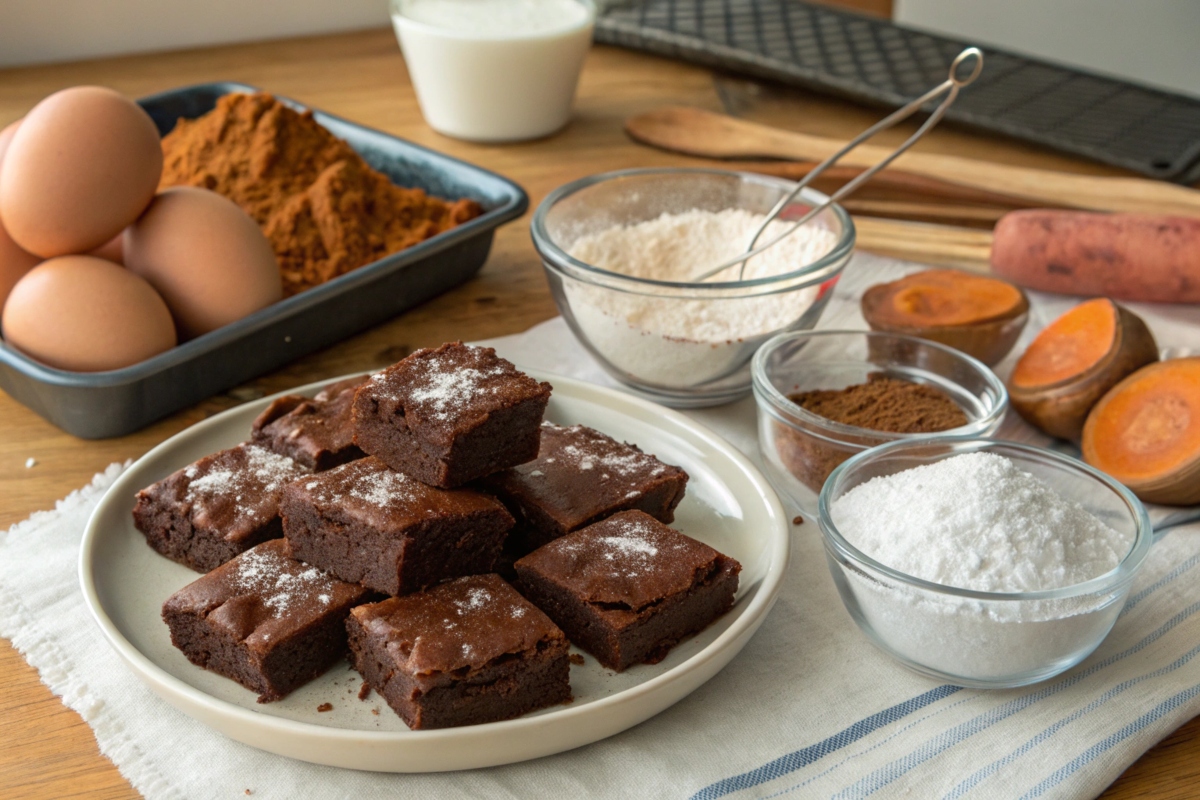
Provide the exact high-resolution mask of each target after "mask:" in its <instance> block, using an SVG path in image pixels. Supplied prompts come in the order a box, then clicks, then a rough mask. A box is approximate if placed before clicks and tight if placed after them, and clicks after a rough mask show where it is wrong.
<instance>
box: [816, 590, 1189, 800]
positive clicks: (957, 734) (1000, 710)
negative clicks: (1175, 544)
mask: <svg viewBox="0 0 1200 800" xmlns="http://www.w3.org/2000/svg"><path fill="white" fill-rule="evenodd" d="M1197 611H1200V603H1193V604H1192V605H1190V606H1188V607H1187V608H1186V609H1184V610H1183V611H1181V612H1179V613H1178V614H1176V615H1175V616H1174V617H1172V618H1171V619H1170V620H1168V621H1167V622H1165V623H1163V625H1161V626H1160V627H1159V628H1158V629H1157V630H1155V631H1154V632H1153V633H1151V634H1149V635H1148V636H1146V637H1145V638H1144V639H1142V640H1141V641H1139V642H1138V643H1137V644H1135V645H1133V646H1132V647H1130V648H1128V649H1127V650H1125V651H1123V652H1121V653H1117V654H1116V655H1112V656H1109V657H1108V658H1106V659H1104V660H1102V661H1098V662H1097V663H1095V664H1093V665H1092V666H1090V667H1088V668H1087V669H1084V670H1080V671H1079V672H1076V673H1073V674H1072V675H1070V676H1068V677H1067V678H1064V679H1063V680H1060V681H1058V682H1056V683H1053V684H1051V685H1049V686H1047V687H1045V688H1043V689H1040V690H1039V691H1036V692H1032V693H1030V694H1027V695H1024V696H1022V697H1018V698H1017V699H1015V700H1011V701H1009V702H1007V703H1005V704H1003V705H1000V706H997V707H995V708H993V709H991V710H990V711H988V712H986V713H983V714H980V715H979V716H977V717H975V718H974V719H971V720H967V721H966V722H963V723H960V724H958V725H956V726H954V727H953V728H950V729H949V730H946V731H943V732H942V733H941V734H938V735H937V736H935V737H933V738H932V739H930V740H928V741H927V742H925V744H923V745H921V746H920V747H919V748H917V749H916V750H914V751H912V752H911V753H909V754H908V755H906V756H903V757H902V758H898V759H896V760H895V761H892V762H891V763H890V764H886V765H884V766H882V767H880V768H879V769H877V770H875V771H874V772H871V773H870V774H868V775H866V776H864V777H863V778H862V779H861V780H859V781H858V782H857V783H855V784H853V785H851V786H847V787H846V788H845V789H843V790H842V791H841V792H839V793H838V794H836V795H834V797H835V798H837V800H861V798H864V797H867V796H868V795H870V794H873V793H875V792H877V791H878V790H880V789H882V788H883V787H884V786H887V785H888V784H890V783H891V782H892V781H894V780H896V779H897V778H900V777H901V776H903V775H904V774H906V773H907V772H909V771H910V770H912V769H913V768H915V767H918V766H920V765H921V764H923V763H925V762H926V761H928V760H929V759H931V758H933V757H934V756H937V755H940V754H941V753H943V752H944V751H946V750H949V749H950V748H951V747H953V746H954V745H956V744H959V743H960V742H963V741H965V740H967V739H969V738H970V737H972V736H974V735H975V734H977V733H979V732H980V731H983V730H986V729H987V728H990V727H991V726H992V725H994V724H996V723H997V722H1001V721H1003V720H1005V719H1007V718H1009V717H1011V716H1012V715H1013V714H1016V713H1017V712H1019V711H1023V710H1025V709H1026V708H1028V707H1029V706H1031V705H1033V704H1034V703H1037V702H1038V701H1040V700H1044V699H1045V698H1047V697H1049V696H1051V695H1054V694H1057V693H1058V692H1060V691H1062V690H1063V689H1066V688H1067V687H1069V686H1073V685H1074V684H1076V683H1079V682H1080V681H1082V680H1083V679H1085V678H1088V677H1090V676H1092V675H1094V674H1096V673H1097V672H1099V671H1100V670H1102V669H1105V668H1107V667H1110V666H1112V665H1113V664H1115V663H1116V662H1118V661H1120V660H1122V659H1124V658H1127V657H1128V656H1131V655H1133V654H1134V653H1137V652H1139V651H1140V650H1143V649H1145V648H1146V647H1148V646H1149V645H1150V644H1152V643H1153V642H1155V641H1157V640H1158V639H1159V638H1161V637H1162V636H1164V635H1165V634H1166V633H1167V632H1168V631H1170V630H1171V629H1172V628H1174V627H1175V626H1176V625H1178V624H1179V623H1181V622H1183V621H1184V620H1186V619H1187V618H1189V617H1191V616H1192V615H1193V614H1195V613H1196V612H1197Z"/></svg>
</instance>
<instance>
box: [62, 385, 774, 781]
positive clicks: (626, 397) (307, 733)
mask: <svg viewBox="0 0 1200 800" xmlns="http://www.w3.org/2000/svg"><path fill="white" fill-rule="evenodd" d="M517 366H518V368H519V369H522V371H524V372H526V373H528V374H529V375H530V376H531V377H534V378H535V379H537V380H539V381H548V382H550V383H551V384H552V385H554V386H555V389H556V391H560V390H561V391H562V392H563V393H564V394H571V395H572V396H573V397H578V398H579V399H582V400H590V401H595V400H597V399H599V400H600V402H601V403H602V404H603V405H605V406H606V407H608V408H610V409H612V410H615V411H618V412H619V413H626V415H627V416H632V415H629V414H628V413H627V412H623V410H622V409H620V406H622V405H625V406H632V407H634V408H637V409H640V410H641V411H642V412H651V413H652V414H653V415H657V416H662V417H666V418H668V419H672V420H673V421H674V422H675V423H676V424H681V425H682V426H683V427H685V428H688V429H690V431H691V432H692V433H693V434H696V435H699V436H700V437H701V438H702V439H703V440H704V441H705V444H706V445H708V446H709V447H711V448H713V449H714V450H716V451H718V452H719V453H721V454H722V455H723V456H725V457H727V458H729V459H730V460H731V461H733V463H734V464H735V465H736V466H737V467H738V468H739V469H740V471H741V472H743V473H744V474H745V475H746V476H747V477H748V478H749V479H750V481H751V483H753V484H755V485H757V487H758V489H759V492H758V498H757V499H758V500H759V501H761V502H763V504H764V505H765V507H766V509H767V511H768V517H769V518H771V519H774V520H776V522H777V524H776V525H775V526H774V528H773V530H772V531H770V532H768V534H767V536H766V542H767V547H766V551H767V556H768V563H767V570H766V573H765V574H764V575H763V578H762V581H761V582H760V584H759V586H758V589H757V591H756V592H755V594H754V596H753V597H752V598H751V599H750V603H749V605H748V606H747V607H746V608H745V610H744V611H742V612H741V614H739V615H738V617H737V619H735V620H734V621H733V622H732V624H730V626H729V627H728V628H726V629H725V630H724V631H722V632H721V633H720V634H719V635H718V636H717V638H716V639H714V640H713V641H712V642H710V643H709V644H708V645H706V646H705V647H704V648H703V649H702V650H700V651H699V652H697V653H695V654H693V655H692V656H690V657H689V658H687V659H686V660H684V661H683V662H681V663H679V664H677V665H675V666H674V667H672V668H671V669H669V670H667V671H665V672H663V673H661V674H659V675H655V676H654V677H652V678H650V679H648V680H646V681H644V682H642V683H639V684H637V685H635V686H631V687H629V688H627V689H624V690H622V691H619V692H616V693H614V694H611V695H608V696H606V697H602V698H599V699H597V700H593V701H591V702H588V703H584V704H580V705H573V704H572V705H567V706H563V707H561V708H558V709H555V710H554V711H552V712H551V714H541V715H534V716H530V715H525V716H522V717H517V718H515V719H510V720H501V721H499V722H489V723H483V724H479V725H471V726H465V727H464V726H459V727H451V728H441V729H433V730H417V731H414V730H401V731H371V730H362V729H358V728H338V727H330V726H325V725H319V724H316V723H313V722H305V721H300V720H294V719H288V718H285V717H277V716H274V715H271V714H263V713H259V712H257V711H255V710H252V709H248V708H244V707H242V706H240V705H236V704H234V703H231V702H229V701H227V700H223V699H221V698H218V697H214V696H213V695H210V694H208V693H206V692H204V691H203V690H201V689H198V688H196V687H194V686H192V685H191V684H189V683H187V682H185V681H183V680H182V679H180V678H177V677H176V676H174V675H172V674H171V673H170V672H168V671H167V670H165V669H164V668H162V667H160V666H159V665H158V664H156V663H155V662H154V661H152V660H151V659H150V658H149V657H148V656H146V655H145V654H144V653H142V652H141V651H140V650H139V649H138V648H137V647H136V646H135V645H134V644H133V643H132V642H130V641H129V640H128V639H126V638H125V636H124V635H123V634H122V633H121V631H120V630H119V629H118V628H117V625H116V623H115V622H114V621H113V620H112V619H111V618H110V617H109V616H108V614H107V612H106V611H105V609H104V608H103V605H102V604H101V602H100V598H99V596H98V594H97V591H96V584H95V576H94V574H93V572H92V569H91V565H92V562H93V561H94V555H95V552H96V548H97V543H98V541H99V540H100V538H101V537H102V536H103V534H102V533H101V532H100V531H99V527H98V518H99V516H100V515H101V512H102V511H103V510H105V509H106V507H107V506H108V505H109V504H111V503H114V502H117V499H116V498H117V495H118V494H119V493H122V492H125V491H127V489H128V487H126V486H124V483H125V478H126V476H127V475H130V474H132V472H133V470H134V468H135V467H137V465H138V464H140V463H141V462H143V461H145V460H147V459H150V458H152V457H154V456H156V455H158V454H159V453H161V452H162V451H164V450H169V449H172V448H173V447H174V446H175V445H176V444H177V443H178V442H180V441H181V440H183V439H185V438H191V437H194V436H196V435H198V434H202V433H203V432H204V431H205V430H206V429H208V428H215V427H219V426H220V425H221V424H223V423H224V421H225V419H226V418H228V417H229V416H232V415H234V414H239V413H246V412H247V411H248V409H250V408H259V409H262V408H266V406H267V405H269V404H270V403H271V401H273V400H274V399H276V398H277V397H280V396H283V395H287V394H305V395H311V394H313V393H315V392H316V391H319V390H320V389H321V388H323V387H325V386H328V385H330V384H332V383H336V382H338V381H341V380H345V379H347V378H352V377H356V376H359V375H366V374H371V373H373V372H375V371H377V370H370V371H365V372H356V373H349V374H346V375H342V376H339V377H335V378H330V379H323V380H320V381H314V382H312V383H308V384H304V385H302V386H298V387H295V388H291V389H286V390H284V391H281V392H277V393H276V394H273V395H268V396H266V397H262V398H259V399H258V400H253V401H250V402H248V403H243V404H241V405H238V406H235V407H233V408H230V409H226V410H225V411H222V412H221V413H219V414H215V415H213V416H212V417H209V418H208V419H205V420H201V421H200V422H197V423H195V424H193V425H190V426H188V427H187V428H184V429H183V430H182V431H179V432H178V433H176V434H174V435H173V436H171V437H169V438H168V439H166V440H164V441H163V442H161V443H159V444H158V445H156V446H154V447H153V448H151V449H150V450H149V451H147V452H146V453H145V454H143V455H142V456H141V457H140V458H138V459H136V460H135V461H134V462H133V463H132V464H130V465H129V466H128V467H126V468H125V470H124V471H123V472H122V474H121V476H119V477H118V478H117V480H116V481H114V482H113V484H112V485H111V486H110V487H109V488H108V489H107V490H105V492H104V494H103V495H102V496H101V498H100V500H99V501H98V502H97V504H96V507H95V508H94V509H93V511H92V513H91V514H90V515H89V517H88V521H87V524H86V526H85V528H84V533H83V537H82V539H81V542H80V549H79V559H78V577H79V583H80V588H81V591H82V593H83V598H84V603H85V605H86V606H87V609H88V613H89V615H90V616H91V618H92V621H93V622H95V623H96V625H97V626H98V627H99V628H100V630H101V632H102V633H103V634H104V637H105V639H106V640H107V642H108V644H109V646H110V647H112V648H113V650H114V651H116V653H117V655H118V656H120V657H121V659H122V660H123V661H124V662H125V663H126V665H127V666H128V667H129V669H130V671H131V672H133V673H134V674H135V675H136V676H137V677H138V678H139V679H140V680H141V681H142V682H143V683H144V684H146V685H147V686H148V687H149V688H151V689H152V690H153V691H155V692H156V693H157V694H159V695H160V696H162V697H163V699H164V700H166V701H167V702H168V703H169V704H170V705H172V706H173V707H175V708H176V709H177V710H179V711H181V712H182V713H184V714H186V715H187V716H189V717H191V718H193V719H197V720H198V721H200V722H202V723H203V724H205V725H206V726H207V727H209V728H210V729H212V730H214V731H217V732H219V733H222V735H227V734H224V732H223V731H220V730H219V729H217V728H216V727H214V726H213V725H212V724H211V723H210V722H208V721H207V720H206V719H201V718H200V717H198V716H197V715H196V714H195V713H192V711H190V710H187V709H185V708H182V707H181V706H180V705H179V704H178V703H176V702H175V701H174V700H173V699H172V698H170V697H166V696H164V695H163V692H171V693H174V694H176V695H178V696H179V697H180V699H181V700H182V701H185V702H186V703H187V704H188V708H199V709H204V710H205V711H206V712H207V713H209V714H211V713H217V714H221V715H224V716H226V717H227V718H229V719H230V721H232V722H235V723H243V724H246V725H250V726H253V727H255V728H257V729H258V731H259V732H260V733H263V734H267V735H270V734H280V735H286V736H289V737H300V738H303V739H306V740H307V741H309V742H316V741H327V742H330V743H333V742H337V743H340V744H346V743H353V742H361V743H368V744H370V745H372V746H385V747H391V746H401V747H402V746H403V745H404V744H406V743H408V742H412V741H413V740H414V738H417V737H419V739H420V740H421V741H423V742H429V743H434V744H436V743H437V742H438V741H441V740H447V741H453V740H454V739H455V738H461V737H462V735H463V731H464V730H469V731H471V732H472V734H477V735H488V734H493V735H499V736H502V735H509V734H511V735H518V734H521V733H522V732H524V731H526V730H535V729H537V728H539V727H542V726H544V725H546V724H547V722H548V721H549V720H551V719H553V720H554V722H555V723H558V722H560V721H563V722H567V723H569V722H570V721H571V720H577V719H578V718H580V717H584V718H586V716H587V715H588V714H593V713H596V712H601V711H604V710H606V709H612V708H616V707H619V706H622V705H625V704H627V703H630V702H637V701H638V700H639V699H640V698H642V697H644V696H646V695H647V694H651V693H657V691H658V690H660V689H662V688H665V687H667V686H669V685H670V684H672V683H674V682H675V681H678V680H680V679H682V678H684V677H686V676H687V675H689V674H691V673H694V672H697V671H699V670H701V669H702V668H703V667H704V666H705V665H706V664H708V663H709V662H711V661H712V660H714V659H716V658H720V657H721V656H722V655H724V654H725V652H726V650H727V649H728V648H729V647H730V646H734V645H737V649H736V650H734V652H733V653H732V654H730V655H729V658H728V659H727V660H732V658H733V657H734V656H736V655H737V653H738V652H740V650H741V649H742V647H744V646H745V644H746V643H747V642H748V641H749V639H750V638H751V636H752V635H753V633H754V632H756V630H757V628H758V626H759V625H761V622H762V620H763V619H764V618H765V617H766V615H767V613H768V612H769V611H770V610H771V607H772V606H773V605H774V603H775V600H776V599H777V597H778V595H779V591H780V589H781V587H782V583H783V579H784V576H785V574H786V571H787V567H788V562H789V559H790V554H791V538H790V529H789V528H788V525H787V516H786V513H785V511H784V508H783V504H782V503H781V501H780V500H779V497H778V495H777V494H776V492H775V490H774V488H773V487H772V485H771V484H770V482H769V481H768V480H767V478H766V477H765V476H764V475H763V473H762V471H761V470H760V469H759V468H758V467H756V466H755V465H754V463H753V462H752V461H750V459H749V458H748V457H746V455H745V454H743V453H742V452H741V451H740V450H738V449H737V448H736V447H734V446H733V445H732V444H731V443H729V442H728V441H726V440H725V439H724V438H723V437H721V436H720V435H719V434H717V433H715V432H714V431H713V430H712V429H710V428H709V427H708V426H706V425H704V424H703V423H700V422H697V421H695V420H693V419H691V418H689V417H687V416H685V415H683V414H681V413H679V412H678V411H674V410H672V409H669V408H665V407H663V406H660V405H658V404H657V403H654V402H652V401H649V400H645V399H643V398H640V397H636V396H634V395H631V394H628V393H626V392H622V391H620V390H617V389H613V388H610V387H606V386H600V385H598V384H593V383H589V382H587V381H583V380H580V379H578V378H571V377H568V376H565V375H559V374H555V373H551V372H547V371H544V370H537V369H528V368H524V367H521V366H520V365H519V364H518V365H517ZM556 381H557V383H556ZM637 418H638V419H640V420H641V421H645V420H646V417H645V416H642V417H637ZM739 639H741V640H742V641H741V644H740V645H738V640H739ZM724 666H725V665H722V666H721V667H719V668H718V669H717V670H716V671H714V672H713V675H715V674H716V673H717V672H719V671H720V670H721V669H724ZM711 677H712V676H709V677H708V678H705V679H704V680H702V681H701V682H700V683H698V684H697V685H696V687H694V688H693V689H692V690H689V691H688V692H686V693H685V694H684V695H682V696H681V697H680V698H678V699H677V700H674V701H672V702H671V703H668V704H667V705H666V706H665V707H664V708H663V709H661V710H660V711H658V712H655V713H653V714H651V715H650V717H653V716H657V714H658V713H661V712H662V711H664V710H666V708H669V707H670V706H672V705H675V703H677V702H679V700H681V699H683V697H686V696H687V694H690V693H691V691H694V690H695V688H699V686H702V685H703V684H704V683H706V682H707V681H708V680H710V679H711ZM650 717H647V718H646V719H649V718H650ZM642 721H645V720H644V719H642V720H639V721H637V722H634V723H632V724H630V725H626V726H623V727H622V728H620V729H619V730H627V729H628V728H630V727H634V726H635V725H637V724H640V722H642ZM614 733H615V732H614ZM608 735H612V734H607V735H605V736H601V737H599V738H597V739H594V740H591V742H595V741H600V740H601V739H603V738H607V736H608ZM240 741H243V742H246V740H245V739H240ZM591 742H589V743H591ZM246 743H249V744H251V746H255V747H257V748H258V749H267V750H270V748H265V747H262V746H260V745H254V744H253V743H250V742H246ZM576 746H582V745H569V746H567V747H564V748H560V749H559V750H549V751H547V752H546V753H544V754H543V755H550V754H552V753H554V752H561V751H562V750H566V749H573V748H574V747H576ZM271 752H278V751H271ZM293 757H294V756H293ZM314 763H315V762H314ZM507 763H516V762H507ZM393 771H396V770H393ZM404 771H411V770H404Z"/></svg>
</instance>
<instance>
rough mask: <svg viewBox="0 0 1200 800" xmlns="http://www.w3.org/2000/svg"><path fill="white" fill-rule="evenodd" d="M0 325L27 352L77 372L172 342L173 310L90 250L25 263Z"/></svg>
mask: <svg viewBox="0 0 1200 800" xmlns="http://www.w3.org/2000/svg"><path fill="white" fill-rule="evenodd" d="M0 326H2V327H3V334H4V339H5V341H6V342H7V343H8V344H9V345H11V346H12V347H15V348H16V349H17V350H19V351H21V352H22V353H24V354H25V355H27V356H29V357H30V358H34V359H37V360H38V361H41V362H42V363H44V364H47V365H49V366H51V367H57V368H59V369H66V370H72V371H75V372H101V371H104V370H110V369H120V368H121V367H128V366H130V365H131V364H136V363H138V362H139V361H144V360H145V359H147V358H150V357H151V356H153V355H157V354H158V353H161V352H163V351H164V350H169V349H170V348H172V347H174V346H175V324H174V322H173V321H172V320H171V312H170V311H168V310H167V304H166V303H164V302H163V300H162V298H161V297H159V296H158V293H157V292H155V291H154V289H153V288H151V286H150V284H148V283H146V281H144V280H143V279H142V278H139V277H138V276H137V275H134V274H133V273H132V272H130V271H129V270H127V269H125V268H124V267H119V266H117V265H116V264H113V263H110V262H108V261H104V260H103V259H99V258H93V257H92V256H62V257H61V258H52V259H50V260H49V261H44V262H42V263H41V264H39V265H38V266H36V267H34V268H33V269H32V270H30V271H29V272H28V273H27V274H26V275H25V277H23V278H21V280H20V281H18V282H17V285H16V286H14V287H13V290H12V292H11V293H10V294H9V296H8V302H6V303H5V304H4V316H3V319H2V320H0Z"/></svg>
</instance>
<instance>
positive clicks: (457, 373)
mask: <svg viewBox="0 0 1200 800" xmlns="http://www.w3.org/2000/svg"><path fill="white" fill-rule="evenodd" d="M371 383H372V388H371V392H372V393H374V394H376V395H377V396H378V397H380V398H384V399H387V400H389V401H391V402H393V403H397V404H399V405H401V406H403V411H404V414H405V415H410V414H411V415H413V416H414V417H415V418H418V419H427V420H433V421H438V422H450V421H452V420H455V419H456V418H457V417H458V416H459V415H460V414H462V413H463V412H465V411H467V410H468V409H475V408H477V407H478V406H479V403H480V401H481V400H483V401H484V403H483V405H484V406H485V407H494V401H493V400H492V398H496V399H497V400H499V401H500V402H503V397H504V395H506V394H512V393H513V392H514V391H515V392H518V393H520V392H521V391H523V390H529V391H532V392H534V393H536V392H538V391H541V390H540V389H539V387H538V384H537V383H536V381H534V380H533V379H532V378H529V377H528V376H526V375H523V374H522V373H520V372H519V371H517V369H516V368H515V367H513V365H512V364H510V363H508V362H507V361H505V360H504V359H502V358H499V357H498V356H496V354H495V352H494V351H492V350H490V349H489V348H481V347H470V346H466V345H462V344H450V345H443V346H442V347H441V348H438V349H437V350H421V351H418V352H416V353H414V354H412V355H411V356H409V357H408V358H406V359H404V360H403V361H401V362H399V363H398V364H396V365H394V366H392V367H389V368H388V369H386V370H384V371H382V372H379V373H376V374H375V375H373V376H371ZM518 387H520V388H518Z"/></svg>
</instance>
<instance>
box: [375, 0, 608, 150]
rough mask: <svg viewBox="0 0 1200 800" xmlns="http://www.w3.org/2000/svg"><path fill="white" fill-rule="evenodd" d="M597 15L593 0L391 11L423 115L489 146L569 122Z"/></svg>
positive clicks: (429, 3) (450, 3)
mask: <svg viewBox="0 0 1200 800" xmlns="http://www.w3.org/2000/svg"><path fill="white" fill-rule="evenodd" d="M594 18H595V11H594V8H593V6H592V5H591V4H590V2H589V0H395V2H394V3H393V14H392V22H393V24H394V26H395V28H396V37H397V38H398V39H399V40H400V48H401V49H402V50H403V51H404V60H405V62H406V63H407V64H408V71H409V74H410V75H411V76H412V81H413V87H414V88H415V89H416V92H417V102H418V103H419V104H420V106H421V113H422V114H424V116H425V121H426V122H428V123H429V125H430V127H432V128H433V129H434V130H437V131H439V132H441V133H444V134H446V135H448V136H454V137H457V138H460V139H472V140H475V141H493V142H494V141H513V140H518V139H531V138H535V137H538V136H545V135H547V134H550V133H553V132H554V131H556V130H558V129H559V128H561V127H562V126H563V125H566V124H567V120H568V119H569V118H570V116H571V102H572V100H573V99H574V95H575V85H576V83H578V81H579V71H580V69H581V68H582V67H583V59H584V56H585V55H586V54H587V50H588V45H589V44H590V43H591V39H592V24H593V21H594Z"/></svg>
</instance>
